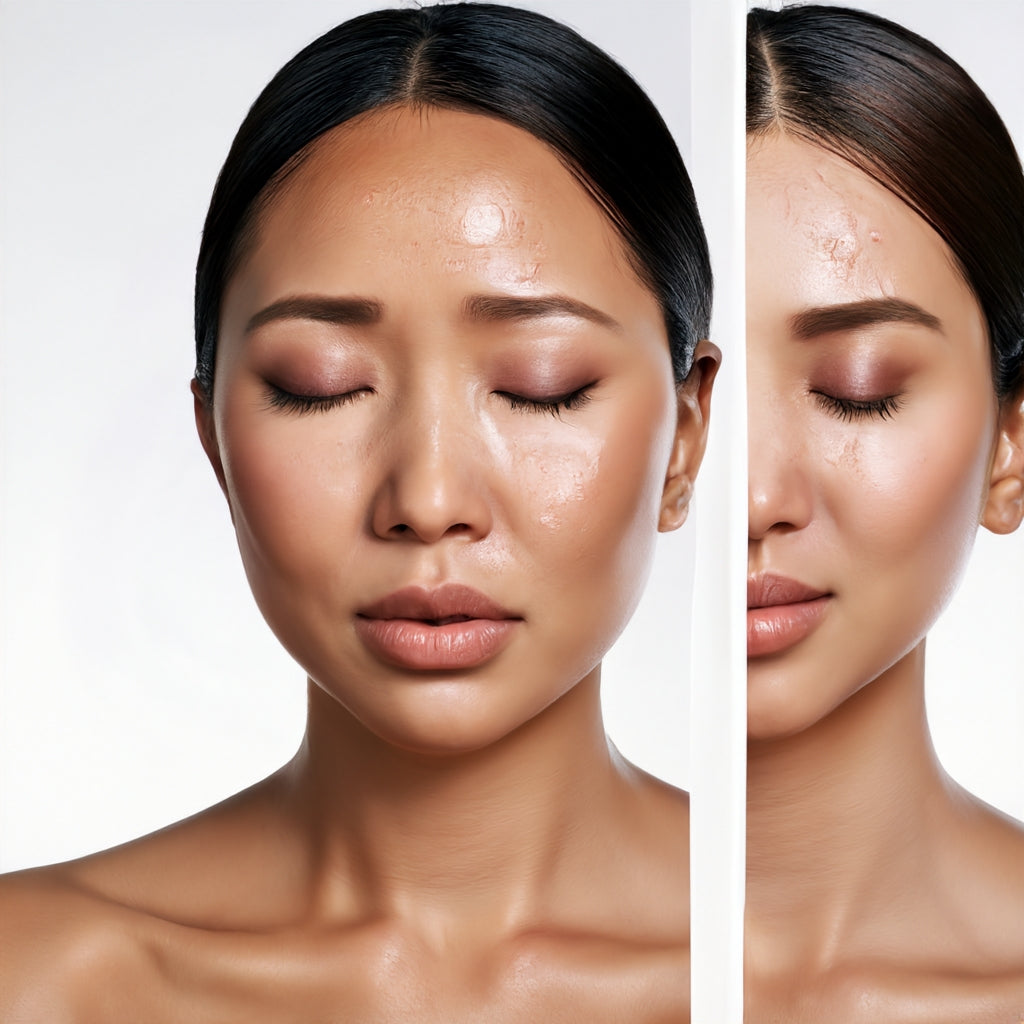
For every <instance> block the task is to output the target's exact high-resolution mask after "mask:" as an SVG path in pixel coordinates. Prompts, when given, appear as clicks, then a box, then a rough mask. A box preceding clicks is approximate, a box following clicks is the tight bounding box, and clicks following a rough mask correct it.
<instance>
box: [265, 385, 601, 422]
mask: <svg viewBox="0 0 1024 1024" xmlns="http://www.w3.org/2000/svg"><path fill="white" fill-rule="evenodd" d="M593 386H594V385H593V384H586V385H584V386H583V387H581V388H577V389H576V390H575V391H572V392H570V393H569V394H567V395H559V396H557V397H554V398H527V397H526V396H525V395H513V394H512V393H511V392H508V391H497V392H495V394H498V395H500V396H501V397H502V398H504V399H505V401H507V402H508V404H509V406H510V407H511V408H512V410H513V411H514V412H546V413H550V414H551V415H552V416H554V417H556V418H557V417H558V416H559V415H560V414H561V413H562V412H563V410H564V411H566V412H571V411H573V410H575V409H581V408H582V407H583V406H584V405H586V404H587V403H588V402H589V401H590V389H591V388H592V387H593ZM267 390H268V392H269V395H270V404H271V406H272V407H273V408H275V409H285V410H287V411H289V412H297V413H318V412H330V410H331V409H336V408H338V407H339V406H342V405H348V404H349V403H350V402H354V401H355V400H356V399H357V398H358V397H359V396H360V395H362V394H365V393H367V392H369V391H370V390H371V389H370V388H360V389H359V390H358V391H345V392H343V393H342V394H340V395H296V394H293V393H292V392H290V391H285V390H284V388H280V387H278V386H277V385H276V384H270V383H268V384H267Z"/></svg>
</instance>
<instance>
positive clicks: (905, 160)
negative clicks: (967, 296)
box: [747, 5, 1024, 399]
mask: <svg viewBox="0 0 1024 1024" xmlns="http://www.w3.org/2000/svg"><path fill="white" fill-rule="evenodd" d="M776 130H782V131H786V132H790V133H792V134H793V135H795V136H798V137H800V138H803V139H806V140H808V141H810V142H813V143H815V144H817V145H820V146H821V147H823V148H824V149H827V150H829V151H831V152H833V153H835V154H837V155H838V156H841V157H843V158H844V159H846V160H848V161H850V162H851V163H852V164H854V165H855V166H856V167H858V168H859V169H860V170H862V171H864V172H865V173H866V174H868V175H869V176H870V177H872V178H874V179H875V180H876V181H877V182H879V183H880V184H882V185H884V186H885V187H886V188H888V189H889V190H890V191H892V192H893V193H895V194H896V195H897V196H899V198H900V199H902V200H903V201H904V202H905V203H906V204H907V205H908V206H910V207H911V208H912V209H913V210H914V211H915V212H916V213H918V214H919V215H920V216H921V217H923V218H924V220H926V221H927V222H928V224H930V225H931V227H932V228H934V229H935V231H936V232H937V233H938V234H939V235H940V236H941V237H942V239H943V240H944V241H945V243H946V244H947V245H948V246H949V248H950V250H951V251H952V253H953V256H954V257H955V259H956V261H957V263H958V265H959V269H960V271H961V273H962V274H963V276H964V279H965V280H966V282H967V284H968V285H969V286H970V288H971V289H972V291H973V292H974V295H975V297H976V298H977V300H978V304H979V305H980V306H981V310H982V313H983V314H984V316H985V320H986V322H987V326H988V334H989V342H990V346H991V354H992V376H993V383H994V386H995V390H996V394H997V395H998V396H999V398H1000V399H1004V398H1006V397H1007V396H1009V395H1011V394H1013V395H1016V394H1019V393H1020V389H1021V387H1022V385H1024V174H1022V173H1021V164H1020V159H1019V158H1018V156H1017V152H1016V150H1015V149H1014V145H1013V140H1012V139H1011V138H1010V135H1009V132H1007V130H1006V126H1005V125H1004V124H1003V122H1002V120H1001V119H1000V117H999V115H998V114H997V113H996V110H995V108H994V107H993V106H992V104H991V103H990V102H989V100H988V98H987V97H986V96H985V94H984V93H983V92H982V91H981V89H980V88H979V87H978V86H977V85H976V84H975V82H974V80H973V79H972V78H971V77H970V76H969V75H968V74H967V72H966V71H964V70H963V68H961V67H960V65H959V64H957V63H956V62H955V61H954V60H952V59H951V58H950V57H949V56H947V55H946V54H945V53H944V52H943V51H942V50H940V49H939V48H938V47H937V46H935V45H933V44H932V43H930V42H928V40H926V39H923V38H921V36H919V35H916V34H915V33H913V32H911V31H909V30H908V29H905V28H903V27H902V26H900V25H897V24H895V23H893V22H891V21H887V20H886V19H885V18H881V17H878V16H877V15H874V14H868V13H866V12H864V11H856V10H850V9H848V8H841V7H825V6H817V5H809V6H805V7H804V6H802V7H790V8H784V9H783V10H781V11H775V12H773V11H767V10H753V11H751V12H750V14H749V15H748V20H747V133H748V135H755V136H756V135H764V134H768V133H771V132H772V131H776Z"/></svg>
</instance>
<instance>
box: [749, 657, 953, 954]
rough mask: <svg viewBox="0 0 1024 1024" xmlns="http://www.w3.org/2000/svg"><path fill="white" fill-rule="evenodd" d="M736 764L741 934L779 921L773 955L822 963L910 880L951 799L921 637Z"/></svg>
mask: <svg viewBox="0 0 1024 1024" xmlns="http://www.w3.org/2000/svg"><path fill="white" fill-rule="evenodd" d="M747 771H748V774H747V791H748V796H747V907H748V928H749V930H750V932H751V935H752V938H753V940H754V941H755V942H756V941H757V938H756V937H757V936H758V935H759V934H760V935H764V936H765V942H766V943H767V942H768V941H769V939H768V936H769V935H774V938H775V940H778V938H779V931H778V922H779V921H780V920H785V921H787V923H788V924H787V929H786V932H787V934H788V935H790V936H793V937H794V938H793V939H792V943H793V946H792V948H790V949H787V950H782V951H779V952H778V953H777V954H776V955H777V956H778V957H779V958H780V959H781V958H783V957H786V956H791V957H794V958H801V957H806V956H807V955H809V954H808V950H813V951H814V952H813V954H810V955H812V956H813V958H814V959H817V960H820V961H828V960H829V959H830V958H831V957H832V956H833V953H834V951H835V950H837V949H839V948H843V949H848V948H849V947H850V937H851V935H852V933H853V932H854V931H855V930H856V929H857V927H858V926H859V925H860V924H861V922H863V921H865V920H868V919H871V918H872V917H874V918H875V919H877V909H878V908H879V906H880V904H881V905H886V906H888V908H889V909H890V910H891V908H892V905H893V903H892V901H894V900H901V899H903V898H904V896H905V894H906V893H907V892H909V891H910V890H912V889H914V885H913V882H914V881H915V879H916V878H917V877H918V876H919V874H920V872H921V870H922V865H923V864H925V863H927V857H926V856H925V855H926V854H927V852H928V851H929V849H930V847H931V845H932V841H933V839H934V837H935V835H936V834H937V830H938V829H939V828H941V827H942V823H943V821H944V819H945V818H946V817H947V816H948V813H949V811H950V809H951V806H952V802H953V799H954V797H953V795H952V790H951V788H950V784H949V782H948V779H947V778H946V776H945V775H944V773H943V772H942V769H941V767H940V766H939V764H938V761H937V760H936V757H935V752H934V749H933V747H932V743H931V737H930V734H929V731H928V724H927V719H926V716H925V708H924V644H923V643H922V644H921V645H919V646H918V647H917V648H915V649H914V650H913V651H911V652H910V654H908V655H906V656H905V657H904V658H903V659H902V660H901V661H900V662H898V663H897V664H896V665H894V666H893V667H892V668H891V669H889V670H888V671H887V672H885V673H884V674H883V675H882V676H880V677H879V678H878V679H876V680H874V681H872V682H871V683H869V684H868V685H867V686H865V687H864V688H863V689H861V690H860V691H859V692H858V693H856V694H854V695H853V696H852V697H850V698H849V699H848V700H847V701H845V702H844V704H843V705H841V706H840V707H839V708H837V709H836V710H835V711H833V712H832V713H831V714H830V715H828V716H827V717H826V718H825V719H823V720H822V721H820V722H818V723H817V724H816V725H814V726H813V727H811V728H809V729H806V730H804V731H802V732H801V733H799V734H797V735H795V736H793V737H789V738H786V739H782V740H775V741H757V742H754V741H752V742H751V743H750V744H749V745H748V770H747ZM797 936H800V937H802V940H799V939H797V938H795V937H797ZM800 941H802V943H803V946H804V948H803V949H797V948H796V944H797V943H799V942H800ZM783 945H785V943H783Z"/></svg>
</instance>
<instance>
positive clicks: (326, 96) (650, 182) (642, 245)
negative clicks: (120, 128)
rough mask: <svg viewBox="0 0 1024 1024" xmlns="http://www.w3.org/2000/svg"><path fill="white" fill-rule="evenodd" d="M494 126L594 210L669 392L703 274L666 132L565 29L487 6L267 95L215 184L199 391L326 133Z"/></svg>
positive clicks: (320, 53)
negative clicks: (639, 285)
mask: <svg viewBox="0 0 1024 1024" xmlns="http://www.w3.org/2000/svg"><path fill="white" fill-rule="evenodd" d="M403 104H404V105H409V106H414V107H415V106H422V107H438V108H446V109H451V110H460V111H467V112H470V113H477V114H483V115H485V116H489V117H494V118H497V119H499V120H501V121H504V122H507V123H508V124H511V125H514V126H516V127H518V128H522V129H524V130H525V131H527V132H529V133H530V134H531V135H533V136H534V137H536V138H537V139H539V140H540V141H542V142H544V143H546V144H547V145H548V146H549V147H550V148H551V149H552V150H553V152H554V153H555V154H556V155H557V156H558V158H559V159H560V160H561V162H562V163H563V165H564V166H565V167H566V168H567V169H568V170H569V172H570V173H571V174H573V176H574V177H575V178H576V179H577V180H578V181H579V182H580V184H581V185H582V186H583V187H584V188H585V189H586V190H587V191H588V192H589V193H590V195H591V196H592V197H593V198H594V200H595V201H596V202H597V203H598V204H599V206H600V207H601V208H602V209H603V211H604V213H605V214H606V215H607V217H608V218H609V220H610V221H611V223H612V224H613V225H614V227H615V228H616V230H617V231H618V233H619V235H620V236H621V238H622V239H623V241H624V242H625V246H626V251H627V253H628V255H629V258H630V261H631V263H632V265H633V268H634V270H635V272H636V273H637V275H638V277H639V278H640V280H642V281H643V282H644V284H645V285H646V286H647V287H649V288H650V290H651V292H652V293H653V294H654V295H655V297H656V298H657V299H658V301H659V303H660V305H661V309H662V312H663V314H664V318H665V327H666V332H667V335H668V343H669V350H670V353H671V356H672V365H673V370H674V374H675V377H676V380H677V381H681V380H683V379H684V378H685V377H686V375H687V373H688V372H689V369H690V364H691V362H692V359H693V350H694V346H695V345H696V343H697V341H699V340H700V339H701V338H706V337H707V336H708V329H709V320H710V310H711V266H710V261H709V256H708V249H707V242H706V239H705V236H704V230H703V227H702V225H701V222H700V217H699V214H698V212H697V207H696V203H695V201H694V196H693V189H692V187H691V185H690V180H689V177H688V176H687V173H686V169H685V168H684V166H683V161H682V158H681V157H680V155H679V151H678V149H677V148H676V145H675V142H674V141H673V139H672V136H671V134H670V133H669V131H668V128H667V127H666V126H665V123H664V121H663V120H662V118H661V116H660V115H659V113H658V112H657V110H656V109H655V107H654V105H653V104H652V103H651V101H650V100H649V99H648V97H647V95H646V94H645V93H644V91H643V90H642V89H641V88H640V86H639V85H637V84H636V82H635V81H634V80H633V79H632V78H631V77H630V75H629V74H628V73H627V72H626V71H625V70H624V69H623V68H622V67H620V66H619V65H618V64H617V63H616V62H615V61H614V60H613V59H612V58H611V57H609V56H608V55H607V54H606V53H604V52H603V51H602V50H600V49H598V48H597V47H596V46H594V45H593V44H591V43H589V42H587V41H586V40H585V39H583V38H582V37H581V36H579V35H578V34H577V33H576V32H574V31H573V30H572V29H570V28H568V27H567V26H565V25H562V24H560V23H559V22H557V21H553V20H552V19H550V18H547V17H545V16H543V15H540V14H535V13H533V12H530V11H525V10H520V9H518V8H514V7H506V6H499V5H497V4H487V3H481V4H476V3H455V4H444V5H438V6H434V7H425V8H422V9H406V10H387V11H377V12H374V13H371V14H365V15H361V16H360V17H357V18H353V19H352V20H351V21H347V22H345V23H344V24H342V25H339V26H338V27H337V28H334V29H332V30H331V31H329V32H327V33H326V34H325V35H323V36H321V37H320V38H319V39H317V40H315V41H314V42H313V43H311V44H310V45H309V46H307V47H306V48H305V49H303V50H302V51H301V52H300V53H298V54H297V55H296V56H295V57H293V58H292V59H291V60H290V61H289V62H288V63H287V64H286V65H285V66H284V67H283V68H282V69H281V70H280V71H279V72H278V73H277V74H276V75H275V76H274V78H273V79H272V80H271V81H270V83H269V85H267V87H266V88H265V89H264V90H263V92H262V93H261V94H260V96H259V97H258V98H257V100H256V102H255V103H254V104H253V106H252V108H251V109H250V111H249V113H248V115H247V116H246V118H245V120H244V121H243V123H242V126H241V128H239V130H238V134H237V135H236V136H235V140H234V142H233V144H232V146H231V149H230V152H229V153H228V157H227V160H226V161H225V163H224V167H223V168H222V169H221V172H220V175H219V177H218V179H217V183H216V186H215V188H214V192H213V198H212V200H211V203H210V209H209V213H208V214H207V217H206V224H205V227H204V229H203V238H202V244H201V246H200V250H199V260H198V264H197V267H196V290H195V334H196V379H197V381H198V382H199V384H200V386H201V387H202V389H203V391H204V392H205V393H206V394H207V396H212V393H213V377H214V367H215V361H216V349H217V334H218V326H219V319H220V306H221V300H222V297H223V294H224V290H225V288H226V287H227V284H228V281H229V279H230V277H231V275H232V273H233V272H234V270H235V269H236V268H237V266H238V264H239V262H240V259H241V257H242V256H243V255H244V253H245V250H246V247H247V245H248V244H249V242H250V240H251V236H252V233H253V231H254V229H255V227H256V226H257V221H258V217H259V212H260V209H261V204H263V203H264V201H265V200H266V197H267V196H268V195H269V196H270V197H271V199H270V201H272V195H273V191H274V187H275V185H276V184H277V183H279V182H280V180H281V179H282V178H283V177H284V176H286V175H287V174H289V173H290V172H291V171H292V170H294V168H295V166H296V165H297V163H298V162H301V160H302V158H303V155H304V152H305V151H306V150H307V147H309V146H310V144H311V143H313V142H315V140H316V139H318V138H319V137H320V136H321V135H323V134H324V133H325V132H327V131H330V130H331V129H332V128H335V127H337V126H338V125H341V124H344V123H345V122H347V121H350V120H352V119H353V118H355V117H358V116H359V115H360V114H365V113H367V112H368V111H371V110H375V109H378V108H383V107H387V106H395V105H403Z"/></svg>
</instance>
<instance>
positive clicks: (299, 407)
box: [267, 381, 373, 413]
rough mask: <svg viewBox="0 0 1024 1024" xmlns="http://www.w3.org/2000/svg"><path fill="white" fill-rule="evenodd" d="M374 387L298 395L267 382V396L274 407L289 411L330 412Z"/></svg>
mask: <svg viewBox="0 0 1024 1024" xmlns="http://www.w3.org/2000/svg"><path fill="white" fill-rule="evenodd" d="M372 390H373V389H372V388H357V389H355V390H354V391H343V392H342V393H341V394H338V395H296V394H293V393H292V392H291V391H285V389H284V388H281V387H278V386H277V385H276V384H271V383H270V382H269V381H268V382H267V397H268V399H269V402H270V405H271V407H272V408H274V409H285V410H287V411H289V412H297V413H315V412H329V411H330V410H331V409H336V408H338V406H341V405H348V404H349V403H350V402H354V401H355V400H356V399H357V398H359V397H361V396H362V395H365V394H370V393H371V392H372Z"/></svg>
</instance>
